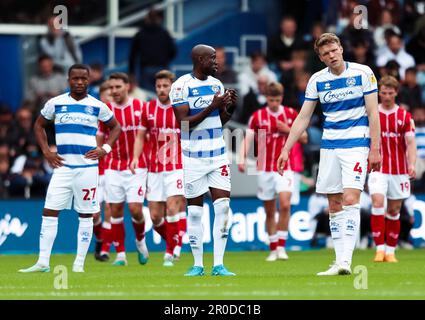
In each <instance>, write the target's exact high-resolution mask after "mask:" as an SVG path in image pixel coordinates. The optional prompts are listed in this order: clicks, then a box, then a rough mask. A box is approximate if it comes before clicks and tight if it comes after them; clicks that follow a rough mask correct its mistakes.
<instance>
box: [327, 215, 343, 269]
mask: <svg viewBox="0 0 425 320" xmlns="http://www.w3.org/2000/svg"><path fill="white" fill-rule="evenodd" d="M329 227H330V229H331V236H332V240H333V243H334V250H335V261H336V263H338V264H340V263H341V262H342V255H343V253H344V239H343V237H342V230H343V228H344V211H339V212H334V213H329Z"/></svg>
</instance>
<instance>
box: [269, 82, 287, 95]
mask: <svg viewBox="0 0 425 320" xmlns="http://www.w3.org/2000/svg"><path fill="white" fill-rule="evenodd" d="M282 95H283V85H282V84H280V83H279V82H271V83H269V84H268V85H267V89H266V96H270V97H277V96H282Z"/></svg>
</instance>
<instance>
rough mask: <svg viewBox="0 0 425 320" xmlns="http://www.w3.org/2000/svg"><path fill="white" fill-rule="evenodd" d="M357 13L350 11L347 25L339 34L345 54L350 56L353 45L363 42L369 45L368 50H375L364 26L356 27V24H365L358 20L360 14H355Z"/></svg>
mask: <svg viewBox="0 0 425 320" xmlns="http://www.w3.org/2000/svg"><path fill="white" fill-rule="evenodd" d="M356 12H357V11H352V12H351V14H350V20H349V23H348V25H347V26H346V27H345V29H344V30H343V31H342V33H341V37H340V38H341V43H343V44H344V52H345V54H351V53H352V52H353V44H354V43H358V42H360V41H363V42H365V43H369V44H370V50H372V51H374V50H375V43H374V42H373V34H372V32H370V31H369V30H368V29H367V28H365V25H362V26H358V25H357V24H358V23H359V22H360V21H362V22H363V23H365V20H363V19H360V17H359V15H360V14H361V13H356Z"/></svg>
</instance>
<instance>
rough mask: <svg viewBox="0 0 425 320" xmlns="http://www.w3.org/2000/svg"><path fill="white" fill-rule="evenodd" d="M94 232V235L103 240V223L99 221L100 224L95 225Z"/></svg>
mask: <svg viewBox="0 0 425 320" xmlns="http://www.w3.org/2000/svg"><path fill="white" fill-rule="evenodd" d="M93 233H94V236H95V237H96V240H98V241H99V240H100V241H102V240H103V238H102V223H101V222H99V223H98V224H95V225H93Z"/></svg>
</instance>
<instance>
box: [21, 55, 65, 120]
mask: <svg viewBox="0 0 425 320" xmlns="http://www.w3.org/2000/svg"><path fill="white" fill-rule="evenodd" d="M67 86H68V85H67V81H66V77H65V76H64V75H63V74H61V73H58V72H56V71H54V69H53V59H52V58H51V57H49V56H48V55H45V54H44V55H41V56H40V57H39V58H38V73H37V74H36V75H35V76H33V77H31V79H30V82H29V86H28V91H27V94H26V99H27V100H28V101H30V102H32V103H33V107H34V109H35V111H36V112H38V110H39V109H40V108H41V107H42V106H43V105H44V104H45V103H46V102H47V100H49V99H50V98H52V97H55V96H57V95H59V94H61V93H62V92H64V91H65V90H66V88H67Z"/></svg>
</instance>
